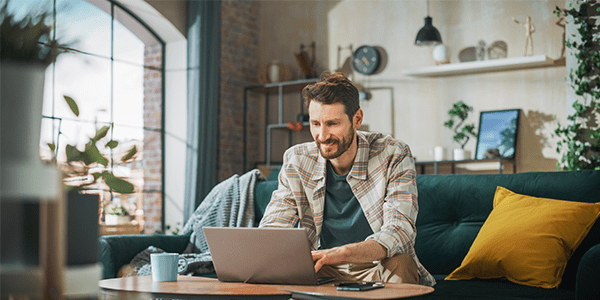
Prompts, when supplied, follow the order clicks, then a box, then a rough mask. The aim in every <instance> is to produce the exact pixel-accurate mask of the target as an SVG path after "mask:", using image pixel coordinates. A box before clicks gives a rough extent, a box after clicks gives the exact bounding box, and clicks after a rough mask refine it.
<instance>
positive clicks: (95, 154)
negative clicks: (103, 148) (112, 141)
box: [85, 143, 108, 167]
mask: <svg viewBox="0 0 600 300" xmlns="http://www.w3.org/2000/svg"><path fill="white" fill-rule="evenodd" d="M85 154H86V156H87V157H88V158H89V159H90V160H91V162H97V163H99V164H101V165H103V166H105V167H106V166H108V159H107V158H106V157H104V155H102V153H100V150H98V147H97V146H96V144H94V143H88V144H86V145H85ZM91 162H90V163H91Z"/></svg>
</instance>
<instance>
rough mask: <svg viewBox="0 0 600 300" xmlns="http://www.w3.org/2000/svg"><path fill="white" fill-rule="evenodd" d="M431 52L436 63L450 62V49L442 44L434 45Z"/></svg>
mask: <svg viewBox="0 0 600 300" xmlns="http://www.w3.org/2000/svg"><path fill="white" fill-rule="evenodd" d="M431 54H432V56H433V60H434V61H435V63H436V64H438V65H441V64H447V63H450V50H448V47H446V46H445V45H443V44H440V45H437V46H435V48H433V51H432V53H431Z"/></svg>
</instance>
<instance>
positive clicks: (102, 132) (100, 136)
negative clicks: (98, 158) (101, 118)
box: [92, 125, 110, 142]
mask: <svg viewBox="0 0 600 300" xmlns="http://www.w3.org/2000/svg"><path fill="white" fill-rule="evenodd" d="M109 129H110V125H107V126H103V127H102V128H100V129H98V130H97V131H96V136H94V137H93V138H92V141H94V142H97V141H99V140H101V139H103V138H104V137H105V136H106V134H108V130H109Z"/></svg>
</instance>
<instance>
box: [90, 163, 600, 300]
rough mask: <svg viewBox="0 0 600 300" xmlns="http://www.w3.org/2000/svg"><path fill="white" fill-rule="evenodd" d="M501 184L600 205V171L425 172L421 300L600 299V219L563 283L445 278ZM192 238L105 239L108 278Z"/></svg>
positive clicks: (265, 198) (263, 199)
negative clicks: (428, 284)
mask: <svg viewBox="0 0 600 300" xmlns="http://www.w3.org/2000/svg"><path fill="white" fill-rule="evenodd" d="M497 186H503V187H505V188H507V189H510V190H512V191H514V192H515V193H519V194H525V195H530V196H535V197H544V198H552V199H560V200H568V201H578V202H589V203H595V202H600V171H576V172H544V173H541V172H539V173H519V174H498V175H463V174H459V175H418V176H417V187H418V190H419V207H420V210H419V216H418V219H417V224H416V225H417V232H418V234H417V239H416V244H415V250H416V252H417V256H418V257H419V259H420V261H421V263H422V264H423V265H424V266H425V267H426V268H427V269H428V270H429V271H430V272H431V273H432V274H434V276H435V277H436V279H437V285H436V286H435V292H433V293H432V294H430V295H426V296H422V297H418V299H519V300H523V299H579V300H581V299H600V222H596V224H595V225H594V226H593V227H592V228H591V230H590V232H589V233H588V235H587V237H586V238H585V239H584V240H583V242H582V243H581V245H580V246H579V247H578V248H577V250H576V251H575V252H574V253H573V255H572V256H571V258H570V259H569V262H568V264H567V267H566V270H565V273H564V276H563V281H562V283H561V285H560V286H559V288H556V289H543V288H536V287H529V286H523V285H518V284H515V283H512V282H509V281H507V280H461V281H447V280H444V278H445V277H446V276H447V275H448V274H449V273H451V272H452V271H453V270H454V269H456V268H457V267H458V266H460V264H461V262H462V260H463V258H464V257H465V255H466V254H467V252H468V251H469V248H470V246H471V244H472V243H473V241H474V240H475V237H476V236H477V234H478V232H479V230H480V228H481V226H482V225H483V223H484V222H485V220H486V219H487V217H488V215H489V214H490V212H491V211H492V208H493V207H492V201H493V198H494V193H495V191H496V187H497ZM276 187H277V181H275V180H267V181H264V182H260V183H258V184H257V186H256V196H255V198H256V199H255V201H256V202H255V203H256V204H257V205H256V220H257V221H258V220H260V218H261V217H262V212H264V209H265V207H266V205H267V203H268V202H269V200H270V197H271V193H272V191H273V190H275V189H276ZM188 240H189V236H185V235H184V236H165V235H133V236H132V235H127V236H103V237H101V238H100V255H101V259H100V260H101V262H102V263H103V264H104V278H112V277H115V275H116V272H117V271H118V269H119V268H120V267H121V266H122V265H124V264H127V263H129V262H130V261H131V259H132V258H133V257H134V256H135V255H136V254H137V253H139V252H140V251H142V250H144V249H145V248H147V247H148V246H150V245H154V246H156V247H158V248H161V249H164V250H166V251H169V252H182V251H183V249H184V248H185V247H186V245H187V243H188Z"/></svg>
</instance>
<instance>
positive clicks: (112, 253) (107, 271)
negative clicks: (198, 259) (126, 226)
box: [98, 234, 190, 279]
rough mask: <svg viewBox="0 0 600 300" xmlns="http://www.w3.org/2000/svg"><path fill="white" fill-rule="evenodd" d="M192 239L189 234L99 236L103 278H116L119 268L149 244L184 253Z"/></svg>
mask: <svg viewBox="0 0 600 300" xmlns="http://www.w3.org/2000/svg"><path fill="white" fill-rule="evenodd" d="M189 241H190V236H189V235H162V234H160V235H142V234H139V235H105V236H101V237H100V238H99V241H98V242H99V246H100V262H101V263H102V265H103V266H104V270H103V272H102V278H103V279H107V278H115V277H116V276H117V272H118V271H119V268H121V267H122V266H123V265H125V264H128V263H129V262H131V260H132V259H133V257H135V256H136V255H137V254H138V253H140V252H142V251H143V250H144V249H146V248H148V247H149V246H154V247H157V248H160V249H162V250H164V251H166V252H173V253H182V252H183V250H185V248H186V246H187V244H188V243H189Z"/></svg>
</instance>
